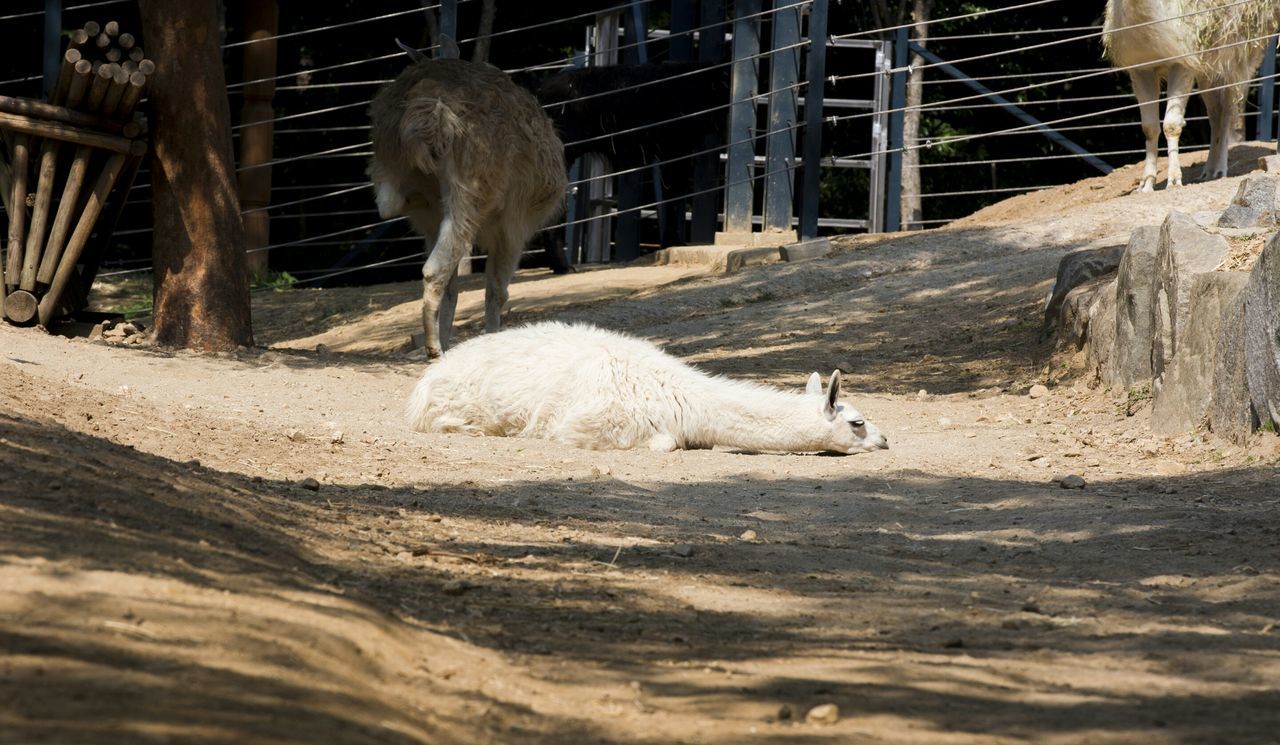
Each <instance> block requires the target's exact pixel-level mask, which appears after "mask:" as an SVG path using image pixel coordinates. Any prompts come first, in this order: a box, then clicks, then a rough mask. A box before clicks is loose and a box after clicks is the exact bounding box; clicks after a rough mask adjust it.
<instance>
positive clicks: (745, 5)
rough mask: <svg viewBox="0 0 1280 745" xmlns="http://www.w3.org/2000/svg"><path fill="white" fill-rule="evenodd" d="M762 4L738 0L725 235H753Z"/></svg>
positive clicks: (734, 35) (727, 167) (730, 115)
mask: <svg viewBox="0 0 1280 745" xmlns="http://www.w3.org/2000/svg"><path fill="white" fill-rule="evenodd" d="M760 4H761V3H760V0H738V2H736V3H734V19H733V84H732V90H733V98H732V99H731V100H732V101H733V103H732V104H731V105H730V109H729V161H728V163H727V164H726V166H725V185H724V231H725V232H726V233H750V232H751V210H752V198H753V196H754V194H755V191H754V190H753V189H752V183H751V172H752V170H753V169H752V166H753V165H754V164H755V157H756V148H755V139H754V137H755V128H756V102H755V97H756V86H757V83H758V78H757V75H758V69H757V65H756V57H757V56H758V55H759V54H760V20H759V15H760Z"/></svg>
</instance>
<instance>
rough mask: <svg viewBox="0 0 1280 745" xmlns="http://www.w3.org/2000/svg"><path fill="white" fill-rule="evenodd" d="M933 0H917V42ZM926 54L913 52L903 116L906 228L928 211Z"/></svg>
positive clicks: (917, 224) (915, 226)
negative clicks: (923, 180) (924, 181)
mask: <svg viewBox="0 0 1280 745" xmlns="http://www.w3.org/2000/svg"><path fill="white" fill-rule="evenodd" d="M932 10H933V0H915V2H914V7H913V9H912V12H911V15H912V22H913V23H915V28H914V29H913V30H914V32H915V42H916V43H917V44H919V45H920V46H924V45H925V42H926V41H928V39H929V24H928V21H929V14H930V13H931V11H932ZM924 63H925V62H924V58H923V57H920V56H919V55H916V54H913V55H911V74H910V76H909V77H908V78H907V104H906V109H907V110H906V111H905V112H904V114H903V118H902V144H903V147H904V148H905V149H904V150H903V152H902V228H903V230H919V229H921V228H922V227H924V226H923V225H922V224H921V220H923V219H924V212H923V210H922V209H921V206H920V151H919V150H917V149H916V147H915V146H916V145H917V144H919V141H920V104H921V103H922V102H923V100H924V70H922V69H920V67H921V66H922V65H924Z"/></svg>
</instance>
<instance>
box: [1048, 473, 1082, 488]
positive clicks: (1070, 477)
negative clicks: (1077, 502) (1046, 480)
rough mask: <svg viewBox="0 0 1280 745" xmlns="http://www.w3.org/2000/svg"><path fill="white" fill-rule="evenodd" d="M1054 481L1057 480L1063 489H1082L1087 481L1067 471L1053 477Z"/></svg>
mask: <svg viewBox="0 0 1280 745" xmlns="http://www.w3.org/2000/svg"><path fill="white" fill-rule="evenodd" d="M1055 481H1057V482H1058V485H1059V486H1061V487H1062V488H1063V489H1083V488H1084V487H1085V485H1086V483H1087V482H1085V480H1084V479H1083V478H1081V477H1080V476H1077V475H1075V474H1074V473H1069V474H1067V475H1066V476H1060V477H1058V478H1057V479H1055Z"/></svg>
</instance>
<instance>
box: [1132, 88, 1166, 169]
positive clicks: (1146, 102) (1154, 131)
mask: <svg viewBox="0 0 1280 745" xmlns="http://www.w3.org/2000/svg"><path fill="white" fill-rule="evenodd" d="M1129 78H1130V80H1132V81H1133V93H1134V95H1135V96H1136V97H1137V99H1138V110H1139V112H1140V113H1141V115H1142V134H1143V136H1145V137H1146V138H1147V156H1146V159H1145V160H1144V161H1143V165H1142V181H1141V182H1139V184H1138V189H1137V190H1138V191H1155V186H1156V173H1157V171H1156V162H1157V160H1158V159H1159V157H1160V79H1159V77H1157V76H1156V73H1155V70H1153V69H1151V68H1147V69H1138V70H1130V71H1129Z"/></svg>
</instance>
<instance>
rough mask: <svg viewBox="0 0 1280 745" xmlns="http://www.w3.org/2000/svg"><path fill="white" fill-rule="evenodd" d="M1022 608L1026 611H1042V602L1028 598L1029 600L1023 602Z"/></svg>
mask: <svg viewBox="0 0 1280 745" xmlns="http://www.w3.org/2000/svg"><path fill="white" fill-rule="evenodd" d="M1022 610H1023V612H1025V613H1041V612H1042V611H1041V610H1040V604H1039V603H1037V602H1036V599H1035V598H1027V602H1025V603H1023V604H1022Z"/></svg>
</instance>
